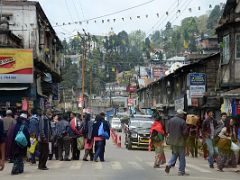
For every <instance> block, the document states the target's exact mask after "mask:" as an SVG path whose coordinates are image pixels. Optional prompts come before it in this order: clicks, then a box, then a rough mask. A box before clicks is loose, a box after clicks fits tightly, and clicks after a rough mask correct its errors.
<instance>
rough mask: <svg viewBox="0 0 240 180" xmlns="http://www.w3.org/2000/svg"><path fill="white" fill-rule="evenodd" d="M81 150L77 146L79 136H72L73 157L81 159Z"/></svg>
mask: <svg viewBox="0 0 240 180" xmlns="http://www.w3.org/2000/svg"><path fill="white" fill-rule="evenodd" d="M79 158H80V151H79V150H78V148H77V138H72V159H73V160H79Z"/></svg>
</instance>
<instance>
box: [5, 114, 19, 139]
mask: <svg viewBox="0 0 240 180" xmlns="http://www.w3.org/2000/svg"><path fill="white" fill-rule="evenodd" d="M15 123H16V121H15V119H14V118H13V113H12V111H11V110H10V109H9V110H7V111H6V117H4V118H3V127H4V136H5V137H7V132H8V130H9V128H10V127H11V126H12V125H14V124H15Z"/></svg>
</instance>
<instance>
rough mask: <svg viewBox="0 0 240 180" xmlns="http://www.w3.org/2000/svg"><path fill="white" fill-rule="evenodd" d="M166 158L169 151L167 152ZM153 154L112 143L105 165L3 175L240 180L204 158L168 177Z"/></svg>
mask: <svg viewBox="0 0 240 180" xmlns="http://www.w3.org/2000/svg"><path fill="white" fill-rule="evenodd" d="M166 154H167V157H169V156H170V152H169V151H167V153H166ZM153 156H154V152H147V151H128V150H126V149H124V148H121V149H120V148H117V147H115V146H114V145H113V144H112V142H110V141H109V143H108V145H107V148H106V162H104V163H100V162H83V161H70V162H62V161H55V160H53V161H48V167H49V168H50V170H49V171H40V170H38V169H37V166H36V165H35V166H33V165H30V164H28V163H26V166H25V173H24V174H22V175H18V176H11V175H10V171H11V166H12V165H11V164H7V167H6V169H5V170H4V171H3V172H0V179H1V180H15V179H16V180H44V179H45V180H48V179H51V180H76V179H84V180H113V179H114V180H150V179H151V180H155V179H156V180H157V179H161V180H183V179H184V180H239V179H240V174H237V173H235V172H233V170H231V169H226V172H218V171H217V170H216V169H209V168H208V166H207V162H206V161H205V160H203V159H202V158H198V159H192V158H188V159H187V172H189V173H190V176H183V177H180V176H177V167H176V168H174V169H171V172H170V174H169V175H167V174H165V172H164V167H162V168H160V169H154V168H152V166H153Z"/></svg>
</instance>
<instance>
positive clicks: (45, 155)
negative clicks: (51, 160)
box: [38, 142, 49, 168]
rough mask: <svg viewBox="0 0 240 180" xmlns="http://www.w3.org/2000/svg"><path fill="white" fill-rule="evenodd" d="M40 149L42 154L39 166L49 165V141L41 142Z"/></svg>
mask: <svg viewBox="0 0 240 180" xmlns="http://www.w3.org/2000/svg"><path fill="white" fill-rule="evenodd" d="M39 151H40V155H39V164H38V168H45V167H47V166H46V164H47V160H48V153H49V149H48V142H44V143H43V142H39Z"/></svg>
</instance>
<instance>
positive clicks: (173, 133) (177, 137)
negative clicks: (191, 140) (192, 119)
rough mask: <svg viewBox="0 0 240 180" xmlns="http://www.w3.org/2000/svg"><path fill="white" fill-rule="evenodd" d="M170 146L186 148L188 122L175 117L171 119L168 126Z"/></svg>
mask: <svg viewBox="0 0 240 180" xmlns="http://www.w3.org/2000/svg"><path fill="white" fill-rule="evenodd" d="M167 133H168V134H169V135H168V144H169V145H172V146H185V139H186V136H187V135H188V131H187V124H186V121H185V120H184V119H183V118H182V117H180V116H175V117H173V118H171V119H170V120H169V122H168V126H167Z"/></svg>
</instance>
